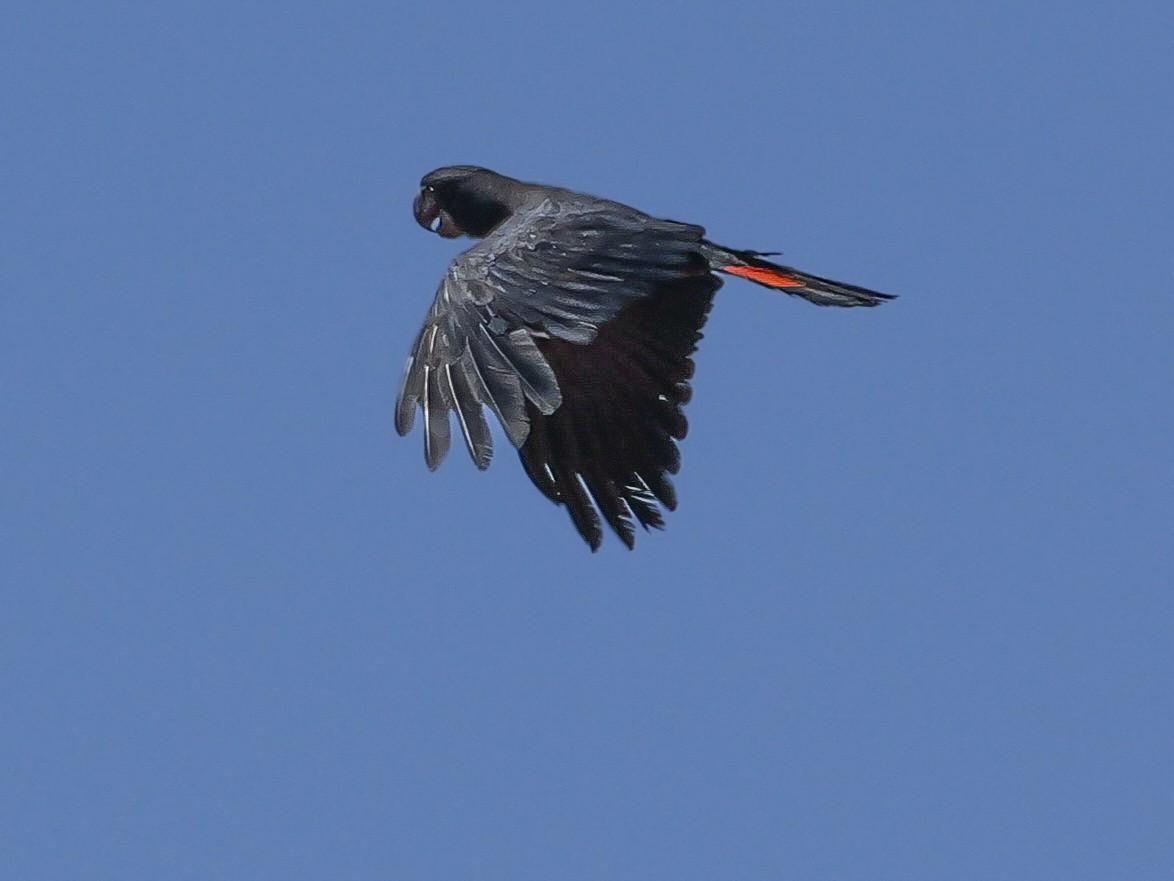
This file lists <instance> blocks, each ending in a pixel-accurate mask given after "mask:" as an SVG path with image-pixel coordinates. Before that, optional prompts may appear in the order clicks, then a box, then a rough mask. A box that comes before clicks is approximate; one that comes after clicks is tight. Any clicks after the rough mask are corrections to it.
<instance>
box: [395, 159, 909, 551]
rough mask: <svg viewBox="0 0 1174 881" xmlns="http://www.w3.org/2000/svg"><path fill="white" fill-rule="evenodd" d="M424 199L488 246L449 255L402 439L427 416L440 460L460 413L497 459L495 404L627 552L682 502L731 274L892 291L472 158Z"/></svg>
mask: <svg viewBox="0 0 1174 881" xmlns="http://www.w3.org/2000/svg"><path fill="white" fill-rule="evenodd" d="M413 212H414V213H415V216H416V220H417V222H418V223H419V224H420V225H421V226H422V227H424V228H425V229H427V230H430V231H432V232H435V233H438V234H439V235H441V236H444V237H445V238H456V237H458V236H470V237H472V238H475V239H480V241H479V242H478V243H477V244H475V245H474V246H473V247H471V248H469V249H468V250H467V251H464V252H463V253H462V254H460V255H459V256H457V258H456V259H455V260H454V261H453V262H452V264H451V265H450V266H449V268H448V271H447V272H446V273H445V276H444V280H443V281H442V282H441V283H440V289H439V290H438V291H437V294H436V300H435V302H433V304H432V308H431V310H429V312H428V316H427V318H426V319H425V321H424V327H423V329H422V330H421V331H420V333H419V336H417V337H416V342H415V344H414V345H413V346H412V353H411V356H410V357H409V358H408V363H407V367H406V369H405V371H404V377H403V384H402V386H401V388H400V392H399V400H398V402H397V405H396V411H395V426H396V430H397V431H398V432H399V433H400V434H401V435H406V434H407V433H408V432H410V431H411V429H412V424H413V422H414V421H415V415H416V411H417V409H419V410H420V411H422V414H423V423H424V459H425V461H426V462H427V464H428V467H429V468H430V469H433V470H435V469H436V468H437V467H438V466H439V465H440V463H441V461H443V459H444V457H445V455H446V454H447V453H448V450H449V445H450V441H451V425H450V421H449V414H450V413H455V414H456V417H457V424H458V426H459V428H460V432H461V437H462V439H463V440H464V443H465V446H466V447H467V448H468V450H469V455H470V456H471V457H472V459H473V462H474V464H475V465H476V466H477V467H478V468H481V469H484V468H487V467H488V466H489V460H490V457H491V456H492V453H493V443H492V439H491V437H490V433H489V427H488V425H487V424H486V421H485V414H484V409H483V408H484V407H488V408H489V410H490V411H492V412H493V414H494V415H495V416H496V417H497V419H498V420H499V421H500V422H501V426H502V428H503V429H504V431H505V435H506V437H507V438H509V441H510V443H511V444H513V446H514V447H516V448H517V450H518V453H519V455H520V457H521V460H522V466H523V468H525V471H526V474H527V475H528V476H529V477H530V480H532V481H533V482H534V485H535V486H537V487H538V489H540V490H541V491H542V492H543V493H544V494H545V495H546V496H547V498H549V499H550V500H551V501H553V502H555V503H556V504H558V505H564V506H566V509H567V511H568V512H569V513H570V516H571V520H572V522H573V523H574V525H575V528H576V529H577V530H578V532H579V534H580V535H581V536H582V537H583V539H584V540H585V541H586V542H587V543H588V544H589V545H590V546H591V549H592V550H597V549H598V548H599V545H600V542H601V541H602V537H603V532H602V525H601V520H600V516H601V515H602V518H603V520H604V521H606V522H607V523H608V525H609V526H610V527H611V528H612V530H614V531H615V533H616V535H618V536H619V537H620V539H621V540H622V541H623V542H624V543H625V544H626V545H627V546H628V547H629V548H631V547H633V545H634V543H635V535H636V529H635V525H636V524H637V523H639V525H640V526H642V527H644V528H645V529H648V528H650V527H651V528H656V529H662V528H663V527H664V518H663V516H662V513H661V509H662V508H663V509H667V510H670V511H671V510H673V509H675V508H676V505H677V497H676V492H675V490H674V489H673V484H672V482H671V480H670V478H669V475H671V474H676V473H677V471H678V469H679V468H680V464H681V459H680V453H679V451H678V449H677V444H676V442H677V441H678V440H681V439H683V438H684V437H685V432H686V430H687V428H688V426H687V423H686V421H685V416H684V413H683V412H682V408H683V407H684V406H685V404H686V403H688V401H689V398H690V397H691V394H692V391H691V389H690V386H689V380H690V378H691V377H692V375H693V360H692V357H691V356H692V354H693V352H694V351H695V350H696V346H697V341H698V340H699V339H700V338H701V328H702V326H703V325H704V324H705V318H706V315H707V314H708V312H709V308H710V306H711V304H712V302H713V297H714V294H715V293H716V292H717V289H718V288H720V287H721V285H722V279H721V275H733V276H738V277H740V278H744V279H748V280H749V281H752V282H754V283H756V284H759V285H762V286H764V287H768V288H773V289H776V290H780V291H783V292H784V293H787V294H791V295H794V296H797V297H802V298H803V299H804V300H807V301H808V302H811V303H815V304H816V305H819V306H876V305H879V304H880V303H882V302H884V301H885V300H889V299H892V296H891V295H889V294H880V293H877V292H876V291H870V290H867V289H865V288H861V287H857V286H855V285H850V284H844V283H842V282H838V281H831V280H829V279H826V278H820V277H819V276H816V275H809V274H808V273H805V272H800V271H799V270H797V269H792V268H791V267H789V266H780V265H779V264H777V263H773V262H771V261H770V260H767V259H766V258H767V257H768V256H772V255H770V254H768V253H766V252H760V251H749V250H736V249H733V248H726V247H723V246H721V245H716V244H714V243H713V242H711V241H709V240H708V239H706V238H705V230H704V229H703V228H702V227H700V226H694V225H692V224H688V223H678V222H676V221H673V220H661V219H659V218H656V217H652V216H650V215H648V214H645V213H644V212H642V211H638V210H636V209H635V208H630V207H628V206H627V205H621V204H620V203H618V202H612V201H610V200H607V199H600V198H597V197H595V196H590V195H587V194H585V193H576V192H572V191H570V190H564V189H560V188H558V187H550V186H544V185H542V184H534V183H525V182H523V181H519V180H514V179H513V178H511V177H506V176H505V175H502V174H498V173H496V172H493V171H490V170H489V169H486V168H477V167H475V166H469V165H459V166H450V167H447V168H438V169H437V170H436V171H433V172H431V173H429V174H427V175H425V176H424V178H423V180H421V181H420V192H419V194H418V195H417V196H416V199H415V202H414V204H413Z"/></svg>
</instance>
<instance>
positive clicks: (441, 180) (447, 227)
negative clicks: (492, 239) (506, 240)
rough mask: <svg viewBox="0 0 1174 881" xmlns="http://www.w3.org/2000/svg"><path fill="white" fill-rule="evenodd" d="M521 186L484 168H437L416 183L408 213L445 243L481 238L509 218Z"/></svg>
mask: <svg viewBox="0 0 1174 881" xmlns="http://www.w3.org/2000/svg"><path fill="white" fill-rule="evenodd" d="M523 186H524V185H523V184H521V183H519V182H518V181H516V180H514V179H513V178H509V177H506V176H505V175H501V174H498V173H497V172H495V171H490V170H489V169H488V168H477V167H476V166H473V165H452V166H449V167H447V168H438V169H436V171H432V172H429V173H428V174H426V175H424V179H423V180H421V181H420V193H419V195H417V196H416V201H415V202H413V203H412V211H413V213H415V215H416V222H417V223H419V224H420V226H422V227H424V229H427V230H430V231H432V232H434V233H437V234H439V235H442V236H444V237H445V238H446V239H455V238H457V237H458V236H472V237H474V238H482V237H483V236H486V235H488V234H489V233H490V232H491V231H492V230H493V228H494V227H496V226H497V225H498V224H499V223H501V222H502V221H503V220H505V219H506V218H507V217H509V216H510V214H511V213H512V212H513V210H514V208H515V207H516V206H517V203H518V198H519V195H520V189H521V188H522V187H523Z"/></svg>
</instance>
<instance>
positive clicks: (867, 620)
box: [0, 0, 1174, 881]
mask: <svg viewBox="0 0 1174 881" xmlns="http://www.w3.org/2000/svg"><path fill="white" fill-rule="evenodd" d="M1172 27H1174V13H1172V12H1171V11H1170V7H1169V5H1168V4H1159V3H1152V4H1150V3H1124V4H1109V3H1102V4H1097V3H1080V2H1077V3H1049V2H1029V3H1001V2H996V3H992V4H985V5H982V6H973V5H962V4H929V3H902V2H894V3H886V4H872V3H835V2H832V3H821V4H786V3H784V4H774V3H771V4H767V3H762V4H745V5H738V6H735V7H734V8H732V9H731V8H728V7H724V6H721V5H717V4H705V5H702V4H696V3H686V4H656V3H652V4H632V3H611V2H606V0H605V2H601V3H597V4H593V5H590V6H589V7H585V6H583V5H582V4H532V5H521V4H519V5H507V6H505V7H504V8H501V7H497V6H491V5H488V4H461V3H448V4H414V5H411V6H408V5H407V4H382V3H378V4H377V3H355V4H349V5H347V6H345V7H340V6H338V5H335V4H311V3H297V2H290V3H282V4H248V5H241V4H227V3H210V4H202V5H200V6H199V7H190V8H189V7H183V6H179V5H172V4H158V5H148V4H135V3H109V4H101V5H97V4H40V3H38V4H31V3H9V4H7V5H6V6H5V9H4V11H3V12H2V13H0V82H2V84H3V85H0V118H3V120H4V122H3V125H2V126H0V157H2V162H0V292H2V295H0V379H2V382H0V414H2V415H0V461H2V462H3V464H4V467H3V469H2V470H0V499H2V503H0V567H2V570H0V571H2V572H3V582H4V587H3V590H2V591H0V703H2V705H3V708H4V709H3V716H4V720H5V721H4V722H3V724H2V725H0V864H3V865H4V866H5V867H6V868H5V869H4V871H3V875H4V876H5V877H6V878H12V879H22V881H23V879H54V881H61V879H69V878H79V879H80V878H85V879H107V878H108V879H120V881H126V879H140V878H142V879H151V881H167V879H189V878H190V879H197V878H200V879H203V878H218V879H238V878H239V879H253V878H282V879H299V878H307V879H309V878H332V879H352V878H353V879H367V878H381V879H383V878H404V879H413V881H431V879H461V881H468V879H479V881H481V879H511V881H517V879H529V878H534V879H599V878H609V879H673V881H685V879H713V878H729V879H776V878H805V879H823V878H828V879H832V878H834V879H844V878H862V879H863V878H867V879H887V878H893V879H920V878H925V879H942V878H951V879H970V878H973V879H991V878H1043V877H1048V878H1051V877H1055V878H1065V879H1083V878H1088V879H1103V878H1110V877H1111V878H1137V879H1141V878H1165V877H1167V873H1168V871H1169V866H1170V864H1171V862H1172V861H1174V843H1172V842H1174V836H1172V835H1171V833H1170V830H1171V828H1172V827H1174V767H1172V763H1174V760H1172V758H1171V756H1172V755H1174V751H1172V750H1171V742H1172V740H1174V660H1172V657H1171V647H1172V645H1174V641H1172V637H1174V599H1172V595H1174V591H1172V584H1174V552H1172V551H1171V532H1172V528H1174V516H1172V515H1174V502H1172V501H1171V500H1172V489H1174V486H1172V482H1174V480H1172V474H1174V453H1172V449H1171V448H1172V444H1171V438H1172V437H1174V415H1172V412H1171V405H1170V401H1171V377H1172V375H1174V357H1172V356H1171V344H1170V337H1171V333H1172V331H1174V305H1172V303H1174V300H1172V297H1171V290H1170V277H1171V270H1170V233H1171V229H1172V227H1174V210H1172V208H1171V205H1172V204H1174V166H1172V165H1171V160H1170V157H1171V143H1172V141H1174V114H1171V112H1170V107H1169V94H1168V92H1169V89H1168V87H1167V84H1168V83H1169V82H1170V81H1171V78H1172V77H1174V63H1172V62H1171V61H1170V53H1169V51H1168V50H1169V47H1168V45H1167V44H1168V34H1169V33H1170V32H1171V28H1172ZM450 163H477V164H482V165H486V166H489V167H493V168H496V169H498V170H500V171H503V172H506V173H509V174H513V175H516V176H519V177H523V178H526V179H532V180H542V181H547V182H552V183H558V184H561V185H564V186H568V187H572V188H576V189H583V190H587V191H590V192H595V193H598V194H601V195H606V196H609V197H612V198H616V199H619V200H621V201H625V202H628V203H630V204H634V205H637V206H639V207H641V208H643V209H645V210H647V211H650V212H652V213H655V214H659V215H662V216H668V217H673V218H676V219H680V220H687V221H691V222H696V223H700V224H703V225H705V226H706V227H707V228H708V229H709V232H710V235H711V236H712V237H713V238H714V239H715V240H716V241H719V242H721V243H724V244H729V245H731V246H735V247H748V248H758V249H763V250H782V251H785V252H786V259H787V261H788V262H792V263H793V264H794V265H797V266H800V267H802V268H805V269H808V270H810V271H812V272H815V273H820V274H824V275H828V276H831V277H834V278H840V279H843V280H845V281H850V282H855V283H858V284H862V285H866V286H870V287H875V288H877V289H880V290H885V291H892V292H895V293H899V294H901V299H899V300H898V301H896V302H895V303H893V304H890V305H887V306H885V307H884V308H882V309H877V310H851V311H834V310H821V309H817V308H815V307H811V306H808V305H806V304H804V303H799V302H795V301H791V300H789V299H787V298H785V297H780V296H775V295H772V294H770V293H769V292H766V291H764V290H762V289H760V288H757V287H754V286H752V285H749V284H745V283H741V282H736V281H731V283H729V284H727V285H726V287H725V288H724V289H723V290H722V291H721V293H720V294H719V297H718V301H717V304H716V306H715V309H714V311H713V314H712V317H711V320H710V322H709V324H708V326H707V329H706V336H705V339H704V341H703V343H702V346H701V349H700V351H699V353H698V355H697V365H698V371H697V377H696V381H695V383H694V388H695V396H694V400H693V403H692V404H690V406H689V408H688V411H687V412H688V416H689V418H690V422H691V426H692V428H691V432H690V436H689V438H688V439H687V440H686V441H685V442H684V444H683V445H682V450H683V457H684V467H683V470H682V472H681V475H680V477H679V479H678V480H677V488H678V490H679V494H680V498H681V504H680V508H679V509H678V510H677V511H676V512H675V513H674V514H673V515H671V517H670V518H669V527H668V530H667V531H666V532H664V533H657V534H653V535H648V536H641V537H640V538H639V539H638V544H637V548H636V550H635V551H634V552H628V551H627V550H625V549H624V548H623V547H622V546H621V545H620V544H619V542H618V541H616V540H614V538H613V539H610V540H608V541H606V542H605V545H604V548H603V549H602V551H601V552H600V553H599V554H596V555H592V554H590V553H589V552H588V551H587V550H586V548H585V546H584V545H583V544H582V543H581V541H580V540H579V538H578V537H577V535H576V534H575V533H574V531H573V529H572V528H571V526H570V523H569V521H568V519H567V517H566V515H565V513H564V512H563V511H560V510H557V509H555V508H554V507H553V506H552V505H550V503H549V502H547V501H546V500H545V499H544V498H542V497H541V496H540V495H539V494H538V492H537V491H535V490H534V488H533V487H532V486H531V485H530V484H529V483H528V481H527V480H526V479H525V477H524V476H523V474H522V472H521V469H520V467H519V466H518V464H517V461H516V457H514V456H513V455H512V454H511V453H510V451H509V450H508V449H506V448H505V444H504V441H503V440H502V439H501V435H500V433H498V439H499V443H498V448H499V453H498V456H497V458H496V461H495V462H494V465H493V467H492V468H491V469H490V470H489V471H488V472H487V473H485V474H480V473H478V472H476V471H475V469H474V468H473V467H472V465H471V464H470V463H469V462H468V461H467V460H466V459H465V458H464V457H463V455H457V454H455V453H454V455H453V456H452V457H451V458H450V461H449V462H447V463H446V464H445V466H444V467H443V468H442V469H441V470H440V471H439V472H437V473H435V474H430V473H429V472H428V471H427V469H426V468H425V467H424V463H423V457H422V450H421V441H420V437H419V435H418V434H416V435H414V436H412V437H411V438H409V439H406V440H405V439H400V438H398V437H396V436H395V433H394V431H393V428H392V406H393V400H394V395H395V391H396V387H397V384H398V381H399V373H400V370H401V368H402V364H403V361H404V358H405V357H406V354H407V350H408V347H409V346H410V344H411V340H412V337H413V335H414V333H415V332H416V330H417V328H418V326H419V322H420V320H421V318H422V317H423V315H424V312H425V311H426V309H427V307H428V305H429V303H430V301H431V298H432V296H433V294H434V292H435V289H436V284H437V282H438V280H439V278H440V276H441V274H442V272H443V270H444V268H445V266H446V265H447V263H448V261H449V260H450V259H451V258H452V257H453V256H454V255H455V253H457V251H458V250H459V247H463V245H461V244H458V243H453V242H445V241H441V240H440V239H438V238H436V237H433V236H429V235H427V234H426V233H425V232H424V231H422V230H420V229H419V228H418V227H417V226H416V225H415V223H414V221H413V220H412V217H411V212H410V203H411V199H412V196H413V195H414V191H415V187H416V183H417V181H418V180H419V178H420V176H421V175H423V174H424V173H425V172H427V171H429V170H430V169H432V168H434V167H436V166H439V165H444V164H450ZM456 452H459V451H456Z"/></svg>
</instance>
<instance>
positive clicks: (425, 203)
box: [412, 190, 440, 232]
mask: <svg viewBox="0 0 1174 881" xmlns="http://www.w3.org/2000/svg"><path fill="white" fill-rule="evenodd" d="M412 213H413V214H415V215H416V223H418V224H420V226H422V227H424V229H426V230H428V231H429V232H435V231H436V227H435V226H433V224H434V223H435V222H436V218H438V217H439V216H440V206H439V205H437V204H436V196H435V195H433V194H432V193H430V192H429V191H428V190H420V192H419V193H418V194H417V196H416V200H415V201H414V202H412Z"/></svg>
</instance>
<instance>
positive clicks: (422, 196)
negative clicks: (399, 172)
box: [412, 190, 464, 239]
mask: <svg viewBox="0 0 1174 881" xmlns="http://www.w3.org/2000/svg"><path fill="white" fill-rule="evenodd" d="M412 213H413V214H415V215H416V223H418V224H420V226H422V227H424V229H426V230H428V231H429V232H434V233H437V234H438V235H442V236H444V237H445V238H446V239H455V238H457V237H458V236H460V235H463V232H464V231H463V230H462V229H461V228H460V227H459V226H457V225H456V223H454V222H453V219H452V215H450V214H449V213H448V212H447V211H445V210H443V209H442V208H441V207H440V205H439V204H438V203H437V201H436V195H435V194H434V193H432V192H429V191H428V190H420V193H419V195H418V196H416V200H415V201H414V202H413V203H412Z"/></svg>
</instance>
